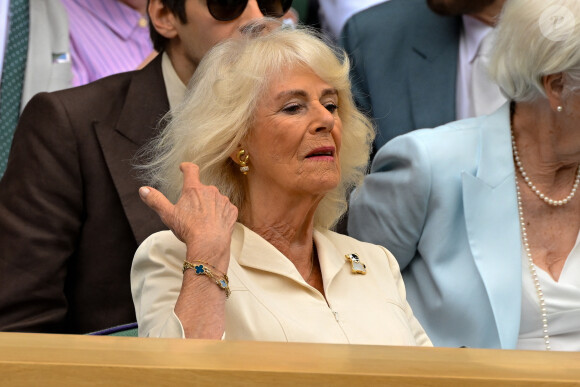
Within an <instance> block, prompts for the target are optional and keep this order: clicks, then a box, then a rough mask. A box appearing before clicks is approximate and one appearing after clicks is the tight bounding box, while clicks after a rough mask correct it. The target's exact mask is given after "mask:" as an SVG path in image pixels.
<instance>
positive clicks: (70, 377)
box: [0, 333, 580, 387]
mask: <svg viewBox="0 0 580 387" xmlns="http://www.w3.org/2000/svg"><path fill="white" fill-rule="evenodd" d="M93 385H102V386H113V385H121V386H172V387H173V386H179V385H193V386H218V387H231V386H292V387H299V386H317V387H320V386H349V387H350V386H384V385H393V386H540V385H541V386H548V385H549V386H559V385H562V386H564V385H566V386H569V385H580V353H577V352H568V353H564V352H550V353H547V352H532V351H501V350H482V349H466V348H412V347H385V346H361V345H332V344H296V343H292V344H288V343H266V342H227V341H224V342H222V341H209V340H179V339H141V338H132V337H93V336H75V335H46V334H25V333H0V386H93Z"/></svg>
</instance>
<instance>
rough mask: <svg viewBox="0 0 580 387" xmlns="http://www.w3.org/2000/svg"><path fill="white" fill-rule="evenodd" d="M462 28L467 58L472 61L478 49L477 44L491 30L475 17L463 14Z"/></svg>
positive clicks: (491, 28)
mask: <svg viewBox="0 0 580 387" xmlns="http://www.w3.org/2000/svg"><path fill="white" fill-rule="evenodd" d="M463 28H464V32H465V42H466V43H467V46H466V49H467V59H468V60H469V63H472V62H473V60H474V59H475V56H476V55H477V52H478V51H479V46H480V45H481V42H482V41H483V38H485V37H486V35H487V34H488V33H490V32H491V31H492V30H493V27H492V26H489V25H487V24H485V23H483V22H482V21H479V20H477V19H476V18H474V17H472V16H469V15H463Z"/></svg>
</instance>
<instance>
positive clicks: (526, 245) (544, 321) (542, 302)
mask: <svg viewBox="0 0 580 387" xmlns="http://www.w3.org/2000/svg"><path fill="white" fill-rule="evenodd" d="M514 155H515V153H514ZM515 179H516V196H517V198H518V212H519V215H520V228H521V232H522V241H523V243H524V250H525V252H526V255H527V257H528V268H529V269H530V274H531V275H532V280H533V282H534V287H535V288H536V294H537V295H538V300H539V301H540V313H541V316H542V332H543V333H544V344H545V345H546V351H550V350H551V349H552V347H551V346H550V335H549V334H548V311H547V309H546V300H545V299H544V292H543V291H542V287H541V286H540V278H539V277H538V272H537V270H536V265H535V264H534V260H533V259H532V253H531V250H530V244H529V243H528V234H527V232H526V222H525V220H524V208H523V206H522V195H521V194H520V187H519V185H518V176H517V175H515Z"/></svg>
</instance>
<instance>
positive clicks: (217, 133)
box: [139, 21, 375, 228]
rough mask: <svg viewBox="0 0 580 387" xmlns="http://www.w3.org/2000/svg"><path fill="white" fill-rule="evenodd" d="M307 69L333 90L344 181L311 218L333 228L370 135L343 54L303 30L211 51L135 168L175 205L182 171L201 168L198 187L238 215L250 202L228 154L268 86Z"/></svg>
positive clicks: (362, 168) (362, 165)
mask: <svg viewBox="0 0 580 387" xmlns="http://www.w3.org/2000/svg"><path fill="white" fill-rule="evenodd" d="M270 22H271V21H270ZM304 66H306V67H308V68H310V69H312V70H313V71H314V73H316V74H317V75H318V76H319V77H320V78H321V79H323V80H324V81H325V82H326V83H328V84H330V85H331V86H332V87H334V88H335V89H336V90H337V91H338V102H339V106H340V107H339V109H338V114H339V117H340V118H341V120H342V124H343V132H342V147H341V152H340V167H341V181H340V183H339V185H338V186H337V187H336V188H335V189H334V190H332V191H331V192H329V193H328V194H326V195H325V197H324V198H323V199H322V201H321V202H320V204H319V206H318V208H317V210H316V213H315V216H314V225H315V226H318V227H325V228H330V227H332V226H333V225H335V224H336V222H337V221H338V220H339V219H340V217H341V216H342V215H343V214H344V213H345V211H346V209H347V200H346V197H347V194H348V192H350V190H351V189H352V188H354V187H355V186H357V185H359V184H360V183H361V182H362V179H363V177H364V174H365V172H366V170H367V166H368V161H369V154H370V150H371V144H372V141H373V139H374V135H375V132H374V128H373V126H372V124H371V122H370V121H369V120H368V119H367V118H366V117H365V116H364V115H363V114H362V113H360V112H359V111H358V110H357V108H356V106H355V104H354V102H353V98H352V94H351V88H350V81H349V68H350V65H349V61H348V57H347V55H346V54H345V53H344V52H343V51H342V50H339V49H337V48H335V47H333V46H331V45H329V44H328V43H325V42H324V41H323V40H322V39H321V38H320V36H319V35H318V34H317V33H315V32H314V31H312V30H310V29H308V28H306V27H298V28H296V29H292V28H287V27H280V28H276V29H274V30H269V32H268V33H259V34H256V33H253V34H246V35H245V36H244V37H242V38H236V39H230V40H227V41H224V42H222V43H220V44H218V45H217V46H215V47H214V48H213V49H212V50H210V52H209V53H208V54H206V56H205V57H204V59H203V60H202V61H201V63H200V65H199V67H198V68H197V70H196V71H195V74H194V76H193V78H192V80H191V82H190V84H189V87H188V92H187V95H186V97H185V100H184V101H183V103H182V104H181V105H180V106H178V107H177V108H175V109H174V110H172V111H171V112H169V113H168V115H167V116H166V122H167V126H166V128H165V129H164V130H163V131H162V132H161V134H160V135H159V137H157V138H156V139H155V140H154V141H153V142H152V143H151V144H149V145H148V146H147V147H146V148H145V150H144V151H143V152H141V157H143V156H145V158H146V160H148V161H147V162H146V163H145V164H143V165H141V166H139V168H140V169H142V170H143V171H144V178H145V180H146V181H147V183H148V184H150V185H152V186H154V187H156V188H158V189H160V190H161V192H163V193H164V194H165V195H166V196H167V197H168V198H169V199H170V200H171V201H173V202H175V201H176V200H177V199H178V198H179V196H180V193H181V187H182V184H183V177H182V174H181V172H180V170H179V164H180V163H182V162H185V161H190V162H193V163H195V164H197V165H198V166H199V168H200V179H201V181H202V183H203V184H206V185H214V186H216V187H217V188H218V189H219V191H220V192H221V193H222V194H223V195H225V196H227V197H228V198H229V199H230V201H231V202H232V203H233V204H234V205H236V206H237V207H238V208H242V207H243V204H244V203H245V201H246V200H247V198H246V190H245V179H246V176H243V175H242V174H241V173H240V171H239V166H237V165H236V164H235V163H234V162H233V161H232V160H231V159H230V154H232V153H233V152H234V151H235V150H236V148H237V147H238V145H239V144H240V143H241V142H242V140H243V139H244V138H245V137H246V136H247V135H248V133H249V131H250V130H251V128H252V125H253V119H254V114H255V112H256V107H257V105H258V103H259V101H260V99H261V97H262V96H263V94H264V92H265V90H267V86H268V83H269V82H270V81H271V80H272V79H276V78H281V77H284V73H285V72H286V71H291V70H292V69H293V68H296V67H304Z"/></svg>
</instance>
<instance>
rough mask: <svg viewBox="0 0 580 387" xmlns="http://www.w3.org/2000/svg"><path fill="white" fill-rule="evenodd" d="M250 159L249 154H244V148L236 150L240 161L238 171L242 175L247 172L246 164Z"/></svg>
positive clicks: (248, 168)
mask: <svg viewBox="0 0 580 387" xmlns="http://www.w3.org/2000/svg"><path fill="white" fill-rule="evenodd" d="M249 159H250V155H247V154H246V150H245V149H242V150H241V151H239V152H238V161H239V162H240V172H242V173H243V174H244V175H247V174H248V171H249V170H250V167H249V166H248V160H249Z"/></svg>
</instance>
